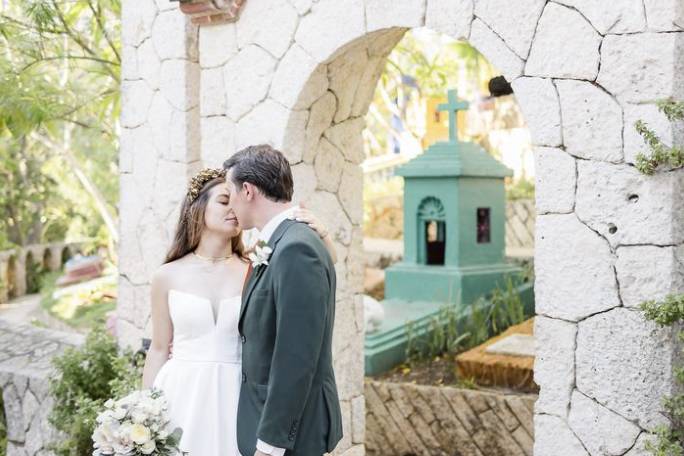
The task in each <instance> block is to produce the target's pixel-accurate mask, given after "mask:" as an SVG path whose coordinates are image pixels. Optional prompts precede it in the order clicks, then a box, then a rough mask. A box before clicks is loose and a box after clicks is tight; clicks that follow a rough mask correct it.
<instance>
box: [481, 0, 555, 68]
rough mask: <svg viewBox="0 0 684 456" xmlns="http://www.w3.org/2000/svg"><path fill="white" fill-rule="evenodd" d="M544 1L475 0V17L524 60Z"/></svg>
mask: <svg viewBox="0 0 684 456" xmlns="http://www.w3.org/2000/svg"><path fill="white" fill-rule="evenodd" d="M545 4H546V0H522V1H517V2H509V1H506V0H477V1H476V2H475V16H476V17H478V18H479V19H481V20H482V21H483V22H484V23H485V24H487V25H488V26H489V27H490V28H491V29H492V30H493V31H494V33H496V34H497V35H499V36H500V37H501V38H502V39H503V40H504V41H505V42H506V44H507V45H508V47H510V48H511V49H512V50H513V51H514V52H515V53H516V54H517V55H518V56H519V57H520V58H522V59H525V58H527V55H528V54H529V52H530V45H531V44H532V38H533V37H534V32H535V29H536V27H537V21H538V20H539V17H540V16H541V14H542V10H543V9H544V5H545Z"/></svg>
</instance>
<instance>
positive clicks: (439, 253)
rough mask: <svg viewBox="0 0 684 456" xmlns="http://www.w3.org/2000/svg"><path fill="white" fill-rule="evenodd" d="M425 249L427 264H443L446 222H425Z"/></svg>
mask: <svg viewBox="0 0 684 456" xmlns="http://www.w3.org/2000/svg"><path fill="white" fill-rule="evenodd" d="M425 250H426V253H427V264H432V265H444V256H445V255H444V254H445V252H446V224H445V223H444V222H441V221H437V220H430V221H426V222H425Z"/></svg>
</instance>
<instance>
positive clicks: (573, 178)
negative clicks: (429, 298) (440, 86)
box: [513, 1, 684, 456]
mask: <svg viewBox="0 0 684 456" xmlns="http://www.w3.org/2000/svg"><path fill="white" fill-rule="evenodd" d="M563 3H566V2H563ZM629 3H630V2H620V3H619V5H618V6H617V7H616V5H611V8H603V7H599V6H598V4H597V5H592V6H588V5H587V6H578V5H577V4H576V3H574V2H573V3H572V4H573V6H575V7H576V8H577V9H572V8H566V7H565V6H561V5H559V4H556V3H548V4H547V5H546V6H545V8H544V10H543V13H542V15H541V17H540V19H539V23H538V26H537V30H536V34H535V37H534V41H533V43H532V45H531V49H530V53H529V56H528V58H527V61H526V65H525V68H524V77H522V78H519V79H517V80H516V81H514V83H513V86H514V89H515V90H516V95H518V96H521V95H522V96H523V97H524V98H527V101H529V102H530V103H529V104H528V105H527V108H529V109H528V110H527V112H526V117H527V120H528V121H529V122H530V126H531V127H535V128H533V130H532V132H533V139H534V140H535V142H536V144H537V146H538V147H537V150H536V165H537V170H536V171H537V187H536V195H537V214H538V218H537V225H536V255H535V269H536V284H535V292H536V303H537V314H538V316H537V318H536V325H535V333H536V336H537V350H538V351H537V359H536V364H535V380H536V382H537V383H538V384H539V386H540V387H541V391H540V395H539V400H538V401H537V404H536V408H535V453H534V454H535V456H546V455H557V454H572V455H589V454H620V455H623V454H627V455H630V456H635V455H645V454H647V452H646V451H645V449H644V444H645V442H646V440H648V439H649V438H652V435H651V434H650V433H649V431H651V430H652V429H653V428H654V426H655V425H657V424H660V423H664V422H665V419H664V417H663V416H662V415H661V413H660V412H661V410H662V406H661V398H662V397H663V396H664V395H668V394H672V393H673V392H674V386H673V385H674V373H673V368H674V366H673V360H674V359H676V357H677V352H678V348H677V347H676V344H675V337H674V336H675V334H674V331H673V330H672V329H670V328H665V329H662V328H658V327H657V326H656V325H655V324H653V323H652V322H648V321H646V320H645V319H644V318H643V315H642V312H641V311H640V310H639V304H640V303H641V302H642V301H645V300H649V299H661V298H663V297H664V296H665V295H666V294H668V293H675V292H677V293H682V292H684V261H683V260H684V198H682V195H683V190H684V170H682V169H679V170H675V171H668V170H665V169H663V170H660V172H658V173H656V174H655V175H653V176H645V175H643V174H641V173H639V172H638V171H637V170H636V169H635V167H634V163H635V160H636V156H637V153H638V152H641V151H646V150H647V147H646V146H645V145H644V143H643V140H642V139H641V138H640V137H639V136H638V135H637V133H636V131H635V129H634V122H635V121H636V120H638V119H643V120H645V121H646V122H647V123H648V124H649V125H651V126H652V127H653V128H655V129H656V131H657V132H658V134H660V135H661V136H662V138H663V140H664V141H665V142H666V143H668V144H672V142H673V141H676V140H677V128H679V127H681V126H677V125H672V124H671V123H669V122H668V121H667V119H665V117H664V116H663V115H662V114H661V113H659V112H658V110H657V108H656V106H655V101H656V100H660V99H665V98H670V97H674V98H678V99H682V85H681V81H677V78H681V74H682V60H681V57H677V56H681V55H682V51H683V49H682V36H684V34H683V33H682V31H681V30H682V29H681V27H679V26H677V25H675V19H676V17H675V14H676V12H675V5H674V3H672V4H670V5H669V6H667V7H665V6H663V5H662V4H661V3H659V4H658V6H657V7H656V5H655V3H656V2H649V1H647V2H646V10H645V14H644V11H643V10H642V8H641V5H639V7H637V8H631V7H630V4H629ZM679 17H680V18H681V16H679ZM664 32H668V33H664ZM532 92H535V93H536V94H537V97H541V98H543V99H555V100H557V103H558V110H556V111H554V112H544V111H542V110H540V109H536V108H535V107H534V105H533V103H534V102H533V100H532V99H531V98H530V97H529V94H530V93H532ZM524 108H525V106H524ZM528 113H529V114H530V115H527V114H528Z"/></svg>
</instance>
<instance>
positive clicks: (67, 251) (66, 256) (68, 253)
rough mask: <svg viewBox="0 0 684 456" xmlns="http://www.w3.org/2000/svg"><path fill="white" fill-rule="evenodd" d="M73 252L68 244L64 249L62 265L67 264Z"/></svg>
mask: <svg viewBox="0 0 684 456" xmlns="http://www.w3.org/2000/svg"><path fill="white" fill-rule="evenodd" d="M71 256H72V252H71V249H70V248H69V247H68V246H67V247H64V248H63V249H62V253H61V257H62V266H64V265H65V264H66V262H67V261H69V260H70V259H71Z"/></svg>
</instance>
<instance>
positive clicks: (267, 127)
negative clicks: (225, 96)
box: [229, 100, 289, 150]
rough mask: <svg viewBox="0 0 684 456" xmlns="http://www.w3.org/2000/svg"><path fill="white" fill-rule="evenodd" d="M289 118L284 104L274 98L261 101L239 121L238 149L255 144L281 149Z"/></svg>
mask: <svg viewBox="0 0 684 456" xmlns="http://www.w3.org/2000/svg"><path fill="white" fill-rule="evenodd" d="M229 103H230V101H229ZM288 119H289V111H288V109H287V108H285V107H283V105H281V104H278V103H276V102H275V101H273V100H266V101H264V102H263V103H260V104H259V105H258V106H257V107H255V108H254V109H252V110H251V111H250V112H249V114H247V115H246V116H244V117H243V118H242V119H240V121H239V122H238V124H237V134H236V137H235V138H236V139H235V141H236V142H235V147H236V150H240V149H242V148H244V147H247V146H251V145H254V144H270V145H272V146H273V147H275V148H277V149H279V148H280V147H281V145H282V141H283V134H284V132H285V131H286V126H287V122H288Z"/></svg>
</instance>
